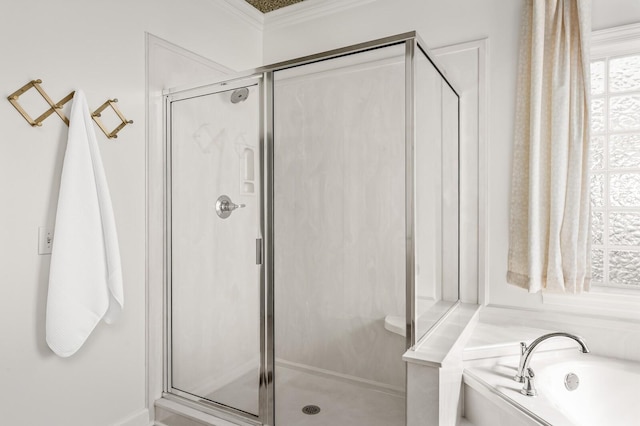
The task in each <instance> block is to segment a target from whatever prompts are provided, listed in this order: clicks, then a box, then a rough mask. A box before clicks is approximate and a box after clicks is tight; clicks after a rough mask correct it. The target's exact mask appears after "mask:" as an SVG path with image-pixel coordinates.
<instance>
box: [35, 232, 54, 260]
mask: <svg viewBox="0 0 640 426" xmlns="http://www.w3.org/2000/svg"><path fill="white" fill-rule="evenodd" d="M51 247H53V229H52V228H49V227H46V226H41V227H39V228H38V254H51Z"/></svg>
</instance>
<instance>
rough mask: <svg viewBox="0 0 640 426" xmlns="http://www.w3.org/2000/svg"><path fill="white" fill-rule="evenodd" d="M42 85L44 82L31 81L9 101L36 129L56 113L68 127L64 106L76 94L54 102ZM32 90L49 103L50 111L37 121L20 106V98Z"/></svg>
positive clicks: (13, 94)
mask: <svg viewBox="0 0 640 426" xmlns="http://www.w3.org/2000/svg"><path fill="white" fill-rule="evenodd" d="M41 83H42V80H40V79H38V80H31V81H30V82H28V83H27V84H25V85H24V86H22V87H21V88H19V89H18V90H16V91H15V92H13V93H12V94H10V95H9V97H8V98H7V99H8V100H9V102H11V105H13V106H14V107H15V109H17V110H18V112H19V113H20V114H22V116H23V117H24V119H25V120H27V122H28V123H29V124H31V126H34V127H35V126H38V127H40V126H42V122H43V121H44V120H45V119H46V118H47V117H49V116H50V115H51V114H53V113H54V112H55V113H56V114H58V116H59V117H60V118H61V119H62V121H64V122H65V124H66V125H67V126H68V125H69V119H68V118H67V117H66V116H65V115H64V114H63V113H62V107H63V106H64V104H66V103H67V102H69V101H70V100H71V99H73V95H74V93H75V92H71V93H69V94H68V95H67V96H65V97H64V98H63V99H62V100H61V101H60V102H53V101H52V100H51V98H50V97H49V95H47V92H45V91H44V90H43V89H42V87H41V86H40V84H41ZM32 88H34V89H36V90H37V91H38V93H39V94H40V96H42V98H43V99H44V100H45V101H46V102H47V104H49V109H48V110H46V111H45V112H44V113H42V115H40V116H39V117H38V118H36V119H35V120H34V119H32V118H31V116H30V115H29V114H28V113H27V111H25V110H24V108H22V105H20V103H19V102H18V99H19V98H20V96H21V95H23V94H24V93H26V92H27V91H29V90H30V89H32Z"/></svg>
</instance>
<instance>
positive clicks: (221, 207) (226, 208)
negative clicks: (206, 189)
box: [216, 195, 246, 219]
mask: <svg viewBox="0 0 640 426" xmlns="http://www.w3.org/2000/svg"><path fill="white" fill-rule="evenodd" d="M243 207H246V205H245V204H235V203H234V202H233V201H231V198H229V197H228V196H226V195H221V196H220V197H218V200H217V201H216V213H217V214H218V216H220V217H221V218H222V219H226V218H228V217H229V216H231V213H232V212H233V211H234V210H236V209H241V208H243Z"/></svg>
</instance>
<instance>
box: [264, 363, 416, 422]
mask: <svg viewBox="0 0 640 426" xmlns="http://www.w3.org/2000/svg"><path fill="white" fill-rule="evenodd" d="M275 392H276V425H278V426H293V425H295V426H327V425H335V426H364V425H366V426H403V425H404V424H405V398H404V396H402V395H398V394H395V393H388V392H383V391H380V390H377V389H372V388H370V387H367V386H362V385H359V384H355V383H352V382H347V381H343V380H340V379H335V378H330V377H325V376H321V375H318V374H313V373H306V372H303V371H299V370H297V369H293V368H287V367H279V366H276V391H275ZM306 405H317V406H318V407H320V412H319V413H318V414H313V415H308V414H304V413H303V412H302V408H303V407H304V406H306Z"/></svg>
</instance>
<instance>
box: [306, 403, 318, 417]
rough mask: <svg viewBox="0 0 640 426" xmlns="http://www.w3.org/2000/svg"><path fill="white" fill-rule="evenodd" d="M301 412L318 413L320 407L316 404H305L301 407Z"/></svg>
mask: <svg viewBox="0 0 640 426" xmlns="http://www.w3.org/2000/svg"><path fill="white" fill-rule="evenodd" d="M302 412H303V413H305V414H309V415H313V414H318V413H319V412H320V407H318V406H317V405H305V406H304V407H302Z"/></svg>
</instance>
